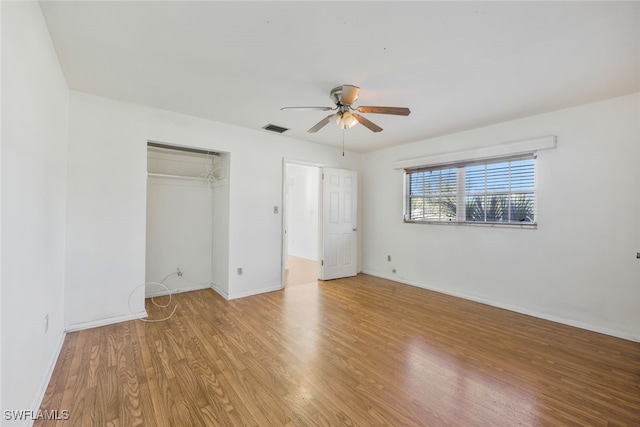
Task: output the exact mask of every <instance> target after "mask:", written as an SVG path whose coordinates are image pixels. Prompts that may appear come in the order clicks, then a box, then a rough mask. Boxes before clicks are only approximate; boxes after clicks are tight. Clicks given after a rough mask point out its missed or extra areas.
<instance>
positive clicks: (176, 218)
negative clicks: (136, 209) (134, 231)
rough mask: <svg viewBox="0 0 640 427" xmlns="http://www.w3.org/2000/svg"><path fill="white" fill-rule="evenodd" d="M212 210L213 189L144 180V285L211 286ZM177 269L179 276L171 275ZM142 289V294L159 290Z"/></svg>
mask: <svg viewBox="0 0 640 427" xmlns="http://www.w3.org/2000/svg"><path fill="white" fill-rule="evenodd" d="M213 210H214V206H213V188H211V186H210V185H209V184H208V183H205V182H203V181H200V180H188V179H180V178H166V177H153V176H150V177H149V179H148V180H147V240H146V273H145V281H146V282H162V283H163V284H164V285H165V286H166V287H167V288H169V289H170V290H172V291H177V290H188V289H195V288H202V287H210V286H211V282H212V277H211V271H212V270H211V262H212V257H213V253H212V247H213V246H212V242H213ZM178 268H179V269H180V271H181V273H182V275H181V276H180V275H177V274H172V273H176V269H178ZM167 276H168V277H167ZM163 279H164V280H163ZM146 288H147V296H149V295H157V294H159V293H161V291H163V290H164V288H162V287H160V286H153V285H148V286H146Z"/></svg>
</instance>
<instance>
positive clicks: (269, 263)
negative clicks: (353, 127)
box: [66, 91, 359, 329]
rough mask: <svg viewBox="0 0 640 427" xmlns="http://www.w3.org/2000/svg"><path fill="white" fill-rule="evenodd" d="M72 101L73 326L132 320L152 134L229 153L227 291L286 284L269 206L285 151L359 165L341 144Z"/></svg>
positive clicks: (69, 315)
mask: <svg viewBox="0 0 640 427" xmlns="http://www.w3.org/2000/svg"><path fill="white" fill-rule="evenodd" d="M70 105H71V106H70V141H69V169H68V180H69V189H68V199H69V203H68V208H67V209H68V218H69V219H68V226H67V247H68V249H67V289H66V301H67V307H66V324H67V326H68V327H70V328H72V329H73V328H76V327H86V326H92V325H96V324H101V323H104V322H108V321H116V320H121V319H124V318H127V316H129V309H128V306H127V302H128V297H129V294H130V293H131V291H132V289H134V288H135V287H136V286H138V285H140V284H142V283H144V276H145V212H146V205H145V198H146V193H145V191H146V190H145V189H146V144H147V141H148V140H152V141H160V142H165V143H169V144H177V145H183V146H189V147H199V148H205V149H211V150H214V151H223V152H226V153H228V156H229V160H230V162H229V163H230V164H229V188H228V192H229V194H228V197H229V205H228V213H226V212H224V211H223V212H222V213H221V215H228V223H229V227H228V230H227V231H226V232H227V233H228V239H227V241H228V246H227V247H226V248H223V249H218V252H219V253H223V254H225V253H226V254H227V256H228V262H227V264H226V265H224V266H222V267H224V270H225V271H226V272H227V275H228V289H227V290H226V294H225V296H226V297H228V298H237V297H241V296H245V295H251V294H254V293H259V292H263V291H268V290H274V289H279V288H280V287H281V283H282V279H281V273H282V268H281V260H282V257H281V253H282V250H281V244H282V218H281V216H280V214H274V213H273V207H274V206H279V207H280V206H281V205H282V159H283V157H286V158H289V159H299V160H302V161H308V162H314V163H321V164H325V165H327V166H331V167H344V168H350V169H357V168H358V166H359V156H357V155H353V154H351V153H347V155H346V156H345V157H342V156H341V155H340V152H339V151H338V150H336V149H332V148H327V147H324V146H320V145H317V144H311V143H306V142H302V141H296V140H293V139H290V138H285V137H283V136H281V135H273V134H270V133H267V132H264V131H251V130H246V129H241V128H238V127H235V126H230V125H224V124H220V123H216V122H211V121H208V120H203V119H198V118H194V117H189V116H184V115H179V114H175V113H171V112H168V111H162V110H157V109H151V108H146V107H142V106H134V105H131V104H126V103H122V102H116V101H112V100H109V99H106V98H102V97H98V96H93V95H88V94H85V93H80V92H75V91H71V104H70ZM221 191H226V190H225V188H224V187H223V188H221ZM215 222H218V221H217V220H216V221H215ZM221 222H224V219H223V220H222V221H221ZM223 231H224V230H215V229H214V235H216V236H220V235H221V232H223ZM221 238H222V239H223V240H224V239H225V236H221ZM214 257H216V256H215V255H214ZM238 267H242V268H243V271H244V274H243V275H242V276H239V275H237V274H236V269H237V268H238ZM215 269H216V270H217V269H218V267H217V266H216V268H215ZM214 280H218V279H216V278H214ZM218 291H220V292H221V293H223V294H224V292H225V290H224V289H218ZM135 303H136V306H135V307H134V311H135V310H136V309H139V310H141V309H142V304H143V301H142V300H138V299H136V300H135Z"/></svg>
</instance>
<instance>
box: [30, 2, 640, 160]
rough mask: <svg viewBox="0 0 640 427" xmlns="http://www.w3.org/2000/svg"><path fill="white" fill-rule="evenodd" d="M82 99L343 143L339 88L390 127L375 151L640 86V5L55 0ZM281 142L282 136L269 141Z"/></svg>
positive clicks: (357, 142) (57, 30) (373, 141)
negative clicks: (336, 99) (355, 93)
mask: <svg viewBox="0 0 640 427" xmlns="http://www.w3.org/2000/svg"><path fill="white" fill-rule="evenodd" d="M41 5H42V10H43V13H44V16H45V19H46V21H47V24H48V26H49V30H50V32H51V37H52V39H53V42H54V44H55V46H56V49H57V52H58V55H59V57H60V62H61V64H62V68H63V70H64V73H65V76H66V78H67V82H68V84H69V86H70V87H71V88H72V89H76V90H80V91H85V92H90V93H94V94H97V95H103V96H106V97H109V98H114V99H119V100H123V101H127V102H132V103H137V104H144V105H149V106H153V107H159V108H163V109H167V110H172V111H175V112H180V113H185V114H189V115H193V116H198V117H203V118H207V119H211V120H216V121H219V122H225V123H230V124H234V125H237V126H241V127H244V128H249V129H255V130H258V131H262V130H261V128H262V127H263V126H265V125H266V124H268V123H273V124H276V125H279V126H284V127H288V128H290V129H291V130H290V131H288V132H286V133H285V134H284V135H285V136H290V137H293V138H297V139H303V140H308V141H311V142H316V143H320V144H328V145H333V146H340V145H341V144H342V131H341V130H339V129H337V128H335V127H333V126H332V125H327V126H326V127H325V128H323V129H322V130H320V131H319V132H318V133H316V134H310V133H307V132H306V131H307V129H309V128H310V127H312V126H313V125H314V124H315V123H317V122H318V121H320V120H321V119H322V118H324V117H325V116H326V115H327V114H328V113H327V112H322V111H300V110H297V111H295V110H294V111H291V110H288V111H281V110H280V107H283V106H333V105H332V103H331V101H330V99H329V91H330V90H331V89H332V88H333V87H335V86H339V85H342V84H352V85H356V86H360V87H361V91H360V98H359V100H358V102H356V103H355V104H354V105H383V106H400V107H409V108H410V109H411V115H410V116H408V117H401V116H386V115H378V114H367V115H366V116H367V118H368V119H370V120H372V121H373V122H375V123H377V124H378V125H380V126H382V127H383V128H384V131H383V132H379V133H373V132H371V131H369V130H368V129H366V128H364V127H363V126H356V127H354V128H352V129H349V130H347V131H345V142H346V144H347V149H351V150H355V151H359V152H366V151H371V150H375V149H379V148H382V147H387V146H391V145H396V144H402V143H407V142H412V141H418V140H423V139H427V138H429V137H433V136H437V135H442V134H446V133H452V132H456V131H460V130H464V129H470V128H474V127H478V126H482V125H487V124H491V123H497V122H501V121H505V120H509V119H514V118H519V117H525V116H529V115H534V114H539V113H543V112H547V111H553V110H557V109H562V108H566V107H570V106H574V105H579V104H582V103H586V102H591V101H596V100H599V99H605V98H610V97H614V96H619V95H624V94H628V93H633V92H637V91H640V3H639V2H626V3H623V2H395V1H394V2H326V1H324V2H268V1H259V2H205V1H199V2H186V1H174V2H167V1H141V2H111V1H107V2H99V1H71V2H62V1H45V2H42V3H41ZM262 132H266V131H262Z"/></svg>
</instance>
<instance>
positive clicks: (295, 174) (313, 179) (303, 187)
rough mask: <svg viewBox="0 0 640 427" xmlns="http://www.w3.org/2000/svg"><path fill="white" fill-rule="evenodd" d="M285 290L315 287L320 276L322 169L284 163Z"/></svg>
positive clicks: (313, 166)
mask: <svg viewBox="0 0 640 427" xmlns="http://www.w3.org/2000/svg"><path fill="white" fill-rule="evenodd" d="M284 173H285V180H284V182H285V188H284V199H285V200H284V207H285V211H284V236H283V246H284V251H283V258H284V259H283V262H284V274H283V287H291V286H297V285H303V284H307V283H314V282H316V281H317V280H318V277H319V276H318V274H319V266H318V260H319V256H318V253H319V225H320V220H321V215H320V211H319V208H320V167H319V166H315V165H309V164H301V163H290V162H285V165H284Z"/></svg>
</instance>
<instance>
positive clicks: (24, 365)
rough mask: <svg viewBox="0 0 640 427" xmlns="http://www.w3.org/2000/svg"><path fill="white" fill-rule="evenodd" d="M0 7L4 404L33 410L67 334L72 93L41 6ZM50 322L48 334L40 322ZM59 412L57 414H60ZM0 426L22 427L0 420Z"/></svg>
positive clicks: (6, 407) (7, 407)
mask: <svg viewBox="0 0 640 427" xmlns="http://www.w3.org/2000/svg"><path fill="white" fill-rule="evenodd" d="M0 7H1V8H2V169H1V170H2V240H1V242H2V243H1V252H2V381H1V382H2V402H1V405H0V407H1V408H2V409H3V410H29V409H37V408H38V405H39V404H40V399H41V398H42V396H43V394H44V388H45V387H46V385H47V383H48V380H49V375H50V373H51V370H52V368H53V364H54V363H55V358H56V357H57V355H58V352H59V349H60V346H61V344H62V339H63V337H64V328H63V307H64V306H63V299H64V280H65V273H64V245H65V235H64V232H65V199H66V195H65V193H66V191H65V185H66V152H67V138H68V128H67V124H68V103H69V91H68V89H67V85H66V82H65V79H64V76H63V74H62V71H61V69H60V66H59V63H58V59H57V57H56V53H55V50H54V48H53V45H52V43H51V40H50V39H49V33H48V30H47V27H46V25H45V22H44V19H43V17H42V14H41V12H40V7H39V5H38V3H36V2H1V5H0ZM46 315H48V316H49V328H48V332H45V316H46ZM61 409H62V408H61ZM2 418H3V425H5V423H6V425H24V424H29V423H28V422H22V423H20V422H11V421H4V413H3V414H2Z"/></svg>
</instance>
